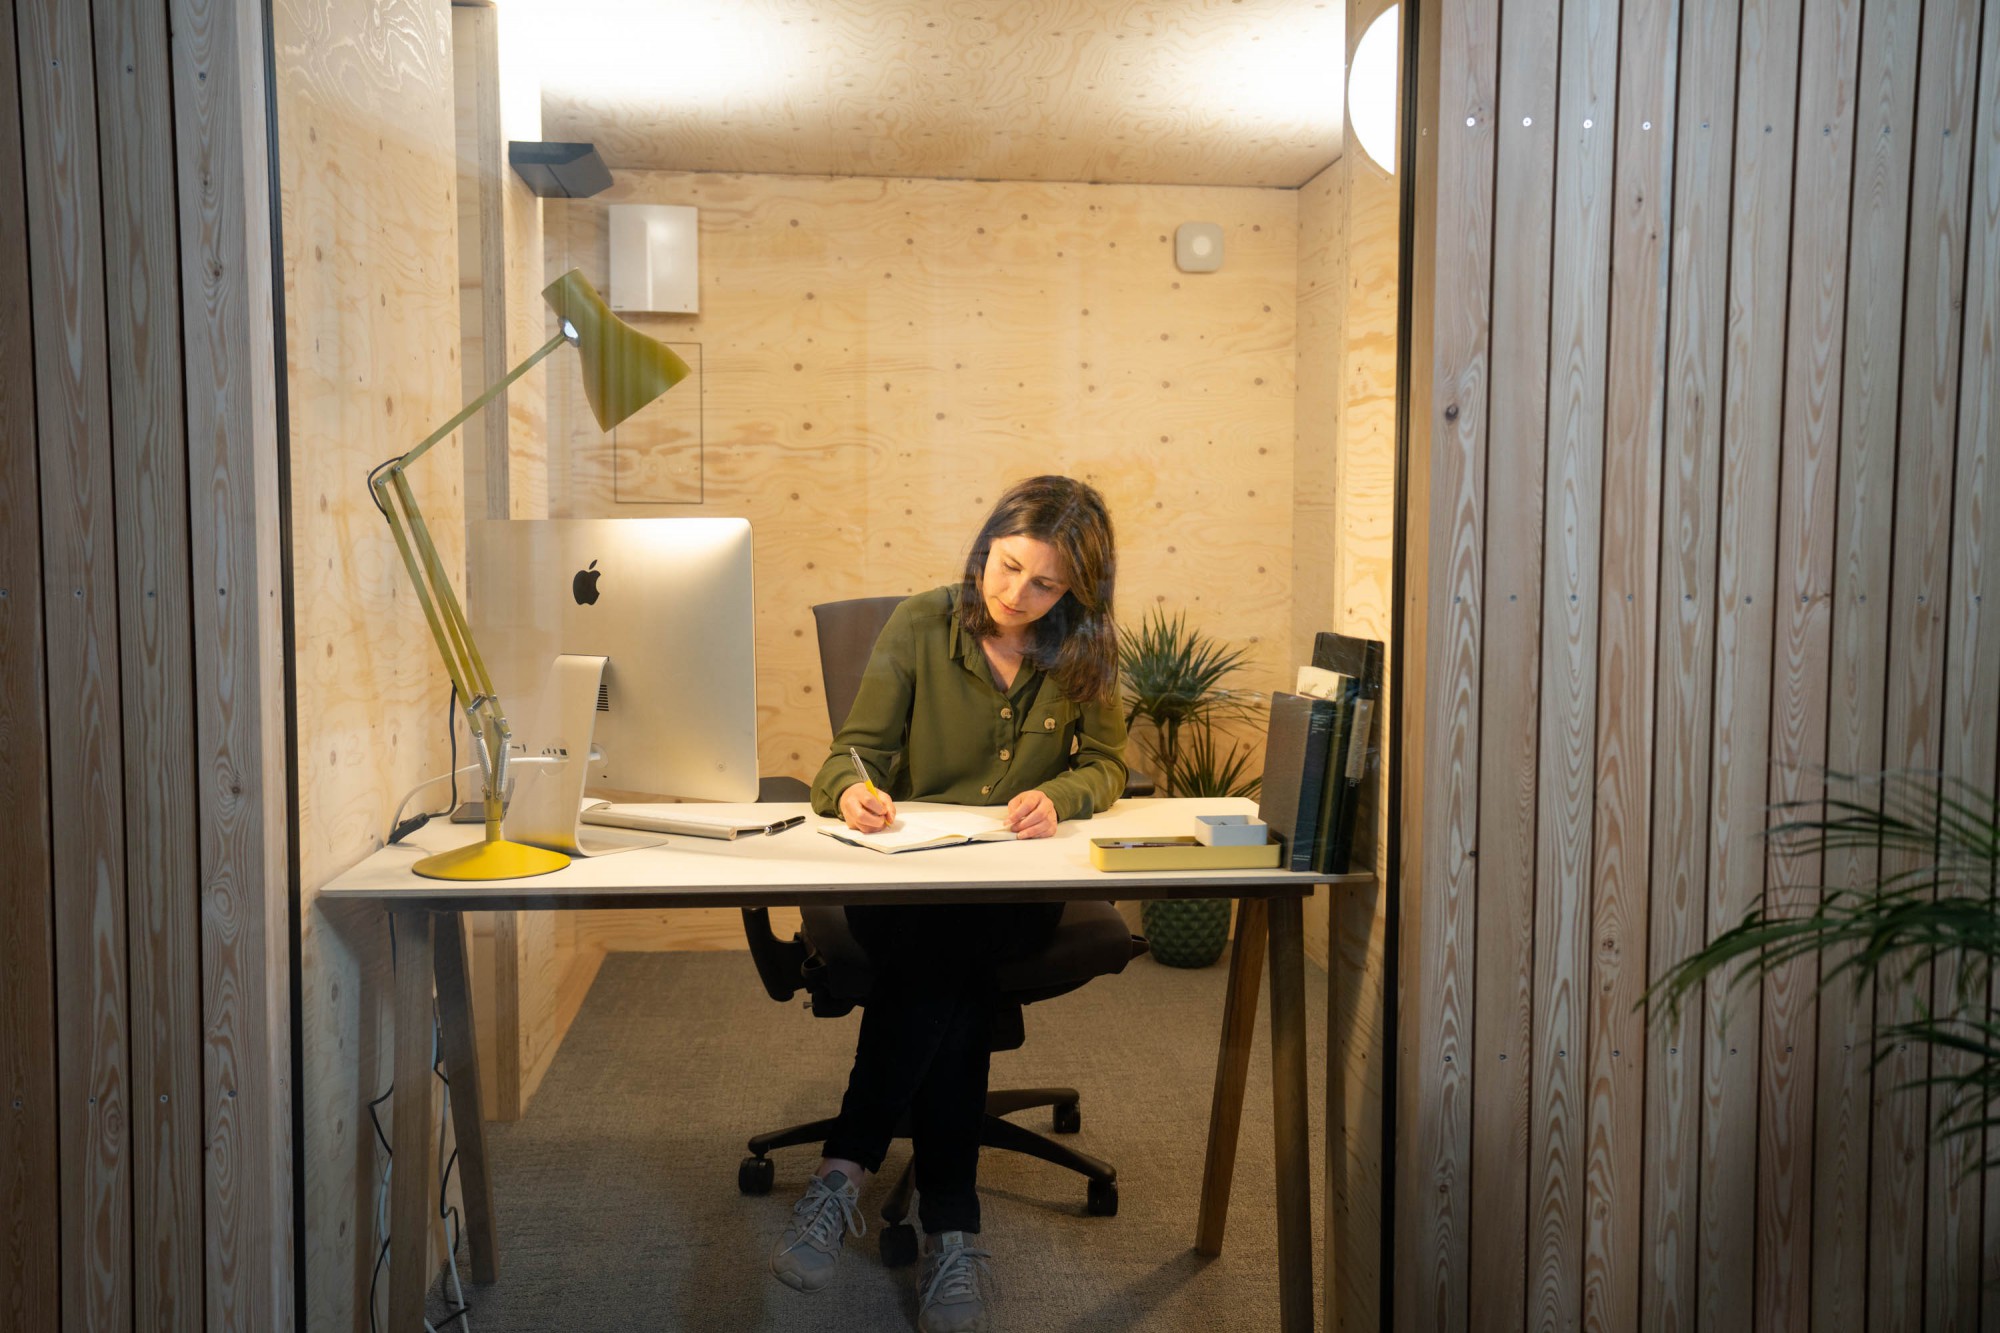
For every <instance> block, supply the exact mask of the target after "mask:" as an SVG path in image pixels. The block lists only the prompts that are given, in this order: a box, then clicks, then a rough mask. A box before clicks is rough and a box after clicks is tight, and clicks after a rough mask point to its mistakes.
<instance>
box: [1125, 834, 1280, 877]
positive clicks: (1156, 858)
mask: <svg viewBox="0 0 2000 1333" xmlns="http://www.w3.org/2000/svg"><path fill="white" fill-rule="evenodd" d="M1283 850H1284V849H1283V848H1282V847H1280V846H1279V845H1278V844H1277V843H1275V842H1267V843H1265V844H1264V845H1262V846H1261V847H1254V846H1253V847H1227V846H1225V847H1213V846H1210V845H1209V844H1207V843H1204V842H1199V841H1197V840H1196V839H1194V838H1174V837H1168V838H1092V839H1091V840H1090V864H1092V865H1093V866H1095V867H1097V868H1098V869H1099V870H1272V869H1275V868H1276V867H1277V864H1278V854H1279V853H1280V852H1281V851H1283Z"/></svg>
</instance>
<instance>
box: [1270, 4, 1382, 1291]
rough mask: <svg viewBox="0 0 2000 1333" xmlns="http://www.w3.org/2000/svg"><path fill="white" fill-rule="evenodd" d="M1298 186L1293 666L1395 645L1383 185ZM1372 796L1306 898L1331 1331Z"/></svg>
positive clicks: (1374, 888)
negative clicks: (1346, 849) (1358, 642)
mask: <svg viewBox="0 0 2000 1333" xmlns="http://www.w3.org/2000/svg"><path fill="white" fill-rule="evenodd" d="M1381 9H1382V5H1380V4H1378V3H1376V2H1375V0H1352V2H1351V3H1349V4H1348V6H1347V14H1346V30H1347V34H1348V49H1349V53H1350V56H1351V53H1352V50H1353V48H1354V46H1355V45H1356V44H1357V43H1358V42H1359V41H1360V38H1361V35H1362V33H1364V32H1365V31H1366V30H1367V27H1368V24H1369V23H1370V22H1371V21H1372V20H1373V19H1374V18H1375V17H1376V15H1377V14H1378V13H1379V12H1380V11H1381ZM1299 196H1300V202H1299V237H1300V240H1299V333H1298V357H1299V368H1298V402H1299V408H1298V448H1297V455H1296V458H1295V475H1296V477H1297V483H1296V488H1295V501H1294V512H1295V520H1294V526H1293V543H1292V570H1293V616H1292V655H1293V660H1294V661H1308V660H1310V658H1311V654H1312V643H1313V636H1314V635H1315V634H1317V633H1319V632H1321V631H1324V630H1334V631H1337V632H1339V633H1343V634H1351V635H1356V636H1359V637H1362V638H1369V639H1375V640H1378V641H1380V642H1382V643H1383V644H1384V645H1385V646H1386V648H1387V649H1388V651H1389V652H1390V653H1391V654H1393V653H1394V651H1395V649H1396V645H1395V643H1394V642H1393V641H1392V636H1391V634H1390V614H1389V612H1390V598H1391V577H1390V576H1391V566H1392V564H1393V560H1392V553H1393V549H1394V544H1393V524H1392V519H1393V516H1394V502H1395V497H1394V489H1395V423H1396V295H1397V293H1396V255H1397V238H1398V232H1397V218H1398V204H1397V185H1396V180H1395V178H1394V177H1393V176H1391V175H1390V174H1389V173H1388V172H1386V171H1384V170H1383V169H1382V168H1381V167H1379V166H1377V165H1376V164H1375V163H1374V162H1372V161H1370V160H1369V159H1368V157H1367V156H1366V154H1364V153H1363V152H1361V151H1360V149H1359V148H1357V147H1352V146H1350V148H1349V150H1348V152H1347V153H1345V154H1344V155H1343V156H1342V157H1341V159H1340V160H1339V161H1338V162H1335V163H1334V164H1333V165H1332V166H1330V167H1328V168H1327V169H1326V170H1325V171H1323V172H1321V173H1320V175H1319V176H1318V177H1316V178H1315V179H1313V180H1312V181H1309V182H1307V184H1306V185H1305V186H1304V187H1303V188H1302V189H1301V190H1300V191H1299ZM1376 740H1377V743H1378V745H1379V744H1380V743H1381V740H1382V732H1381V731H1380V730H1378V731H1377V734H1376ZM1377 771H1378V774H1379V772H1380V769H1379V768H1378V770H1377ZM1372 790H1373V792H1374V793H1375V796H1376V799H1375V800H1374V801H1373V802H1372V803H1371V804H1370V805H1368V806H1364V808H1363V812H1362V823H1363V826H1364V827H1363V828H1362V830H1361V832H1360V835H1359V837H1358V838H1357V840H1356V854H1357V857H1358V858H1359V860H1358V862H1357V866H1356V868H1357V869H1359V868H1369V869H1373V870H1374V871H1375V872H1376V880H1375V883H1374V884H1372V885H1367V886H1342V887H1339V888H1330V887H1327V886H1322V887H1320V888H1319V889H1317V890H1316V891H1315V892H1314V895H1313V897H1312V899H1311V900H1310V901H1309V902H1308V903H1307V905H1306V939H1307V950H1308V952H1309V953H1314V954H1315V957H1316V961H1318V962H1320V963H1321V964H1322V965H1323V966H1325V967H1326V968H1327V973H1328V983H1329V984H1328V987H1327V1033H1328V1053H1327V1055H1328V1068H1329V1070H1331V1071H1333V1073H1332V1074H1331V1075H1330V1076H1329V1078H1328V1082H1327V1089H1326V1136H1327V1137H1326V1160H1327V1163H1328V1172H1327V1192H1326V1197H1325V1201H1324V1203H1325V1207H1326V1210H1327V1228H1326V1251H1325V1263H1326V1274H1327V1280H1326V1283H1325V1285H1324V1293H1325V1310H1324V1319H1325V1323H1326V1326H1327V1327H1328V1328H1334V1329H1339V1328H1353V1329H1364V1328H1375V1327H1377V1326H1378V1325H1379V1323H1380V1319H1381V1301H1380V1287H1381V1275H1382V1262H1383V1245H1382V1222H1383V1213H1382V1188H1383V1181H1384V1177H1385V1172H1384V1167H1383V1161H1382V1147H1383V1143H1384V1141H1385V1139H1384V1134H1385V1128H1386V1126H1385V1121H1384V1116H1385V1114H1386V1107H1385V1103H1384V1099H1383V1094H1384V1092H1385V1089H1386V1070H1385V1068H1384V1064H1385V1056H1386V1054H1387V1051H1386V1041H1387V1036H1386V1033H1387V1024H1388V1021H1389V1011H1388V1009H1387V1007H1386V1005H1385V1003H1384V997H1385V991H1384V984H1385V981H1386V976H1385V967H1384V952H1383V951H1384V947H1385V943H1386V939H1387V931H1388V901H1389V900H1388V895H1387V890H1386V884H1387V879H1388V876H1387V873H1386V872H1387V866H1386V862H1385V859H1384V858H1385V857H1386V854H1387V838H1386V836H1385V831H1386V820H1387V802H1386V801H1384V800H1382V799H1380V797H1381V795H1382V793H1383V792H1384V790H1385V789H1384V788H1382V787H1381V786H1380V781H1379V777H1378V782H1377V784H1376V785H1375V786H1374V787H1373V789H1372Z"/></svg>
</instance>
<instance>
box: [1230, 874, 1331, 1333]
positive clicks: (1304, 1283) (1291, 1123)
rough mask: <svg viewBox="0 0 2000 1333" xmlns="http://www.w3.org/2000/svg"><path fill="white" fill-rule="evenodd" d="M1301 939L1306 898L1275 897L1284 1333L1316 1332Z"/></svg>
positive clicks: (1274, 1074)
mask: <svg viewBox="0 0 2000 1333" xmlns="http://www.w3.org/2000/svg"><path fill="white" fill-rule="evenodd" d="M1239 929H1241V927H1239ZM1304 946H1305V904H1304V903H1303V902H1302V901H1301V900H1300V899H1297V898H1280V899H1278V900H1276V901H1275V902H1273V903H1272V904H1271V1124H1272V1129H1273V1131H1274V1133H1273V1134H1272V1137H1273V1138H1274V1139H1275V1140H1276V1141H1277V1149H1278V1302H1279V1305H1278V1308H1279V1327H1281V1328H1283V1329H1284V1330H1285V1333H1311V1329H1312V1326H1313V1299H1312V1295H1313V1273H1312V1164H1311V1156H1310V1152H1309V1149H1308V1147H1307V1142H1306V1140H1307V1133H1308V1131H1307V1120H1306V989H1305V947H1304Z"/></svg>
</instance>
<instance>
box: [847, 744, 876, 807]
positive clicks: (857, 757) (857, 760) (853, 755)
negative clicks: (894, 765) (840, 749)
mask: <svg viewBox="0 0 2000 1333" xmlns="http://www.w3.org/2000/svg"><path fill="white" fill-rule="evenodd" d="M847 757H848V758H849V759H852V760H853V761H854V771H855V772H856V773H859V774H860V775H861V781H862V782H864V783H866V784H867V787H868V794H869V795H870V796H873V797H876V798H877V799H880V797H881V795H882V793H881V792H879V791H876V790H875V779H873V778H871V777H869V776H868V765H866V764H864V763H862V762H861V751H859V750H857V749H855V748H854V747H853V746H852V745H850V746H848V747H847Z"/></svg>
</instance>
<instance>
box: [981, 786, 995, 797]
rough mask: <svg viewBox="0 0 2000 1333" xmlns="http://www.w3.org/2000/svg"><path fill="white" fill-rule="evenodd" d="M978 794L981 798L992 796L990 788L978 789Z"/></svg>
mask: <svg viewBox="0 0 2000 1333" xmlns="http://www.w3.org/2000/svg"><path fill="white" fill-rule="evenodd" d="M979 794H980V795H981V796H991V795H992V794H993V789H992V788H991V787H981V788H980V789H979Z"/></svg>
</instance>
